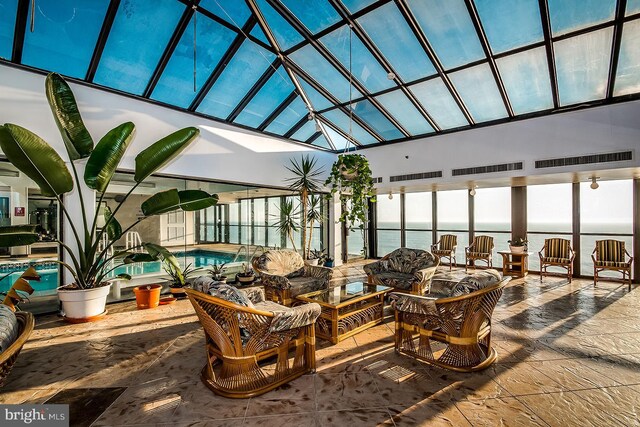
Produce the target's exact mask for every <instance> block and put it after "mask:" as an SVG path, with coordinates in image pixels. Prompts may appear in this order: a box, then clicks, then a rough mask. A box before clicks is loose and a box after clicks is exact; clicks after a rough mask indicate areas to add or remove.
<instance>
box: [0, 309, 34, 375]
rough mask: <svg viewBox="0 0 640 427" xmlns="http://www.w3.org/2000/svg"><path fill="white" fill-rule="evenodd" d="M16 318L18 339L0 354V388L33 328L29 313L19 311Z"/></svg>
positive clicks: (31, 317) (31, 315)
mask: <svg viewBox="0 0 640 427" xmlns="http://www.w3.org/2000/svg"><path fill="white" fill-rule="evenodd" d="M16 318H17V319H18V331H19V333H18V338H17V339H16V340H15V341H14V342H13V344H11V345H10V346H9V348H7V349H6V350H5V351H3V352H2V353H0V387H2V386H3V385H4V382H5V380H6V378H7V375H9V372H11V368H13V364H14V363H16V359H17V358H18V354H20V350H22V346H23V345H24V343H25V342H27V339H29V335H31V332H33V327H34V326H35V320H34V318H33V314H31V313H27V312H25V311H19V312H17V313H16Z"/></svg>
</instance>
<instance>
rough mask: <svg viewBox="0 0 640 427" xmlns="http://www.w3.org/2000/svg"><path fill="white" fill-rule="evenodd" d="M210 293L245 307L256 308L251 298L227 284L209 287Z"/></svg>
mask: <svg viewBox="0 0 640 427" xmlns="http://www.w3.org/2000/svg"><path fill="white" fill-rule="evenodd" d="M209 295H212V296H214V297H216V298H220V299H223V300H225V301H229V302H232V303H234V304H238V305H242V306H244V307H249V308H255V307H254V305H253V303H252V302H251V300H250V299H249V298H248V297H247V296H246V295H245V294H244V292H241V291H240V290H238V289H237V288H235V287H233V286H230V285H226V284H216V285H214V286H213V287H211V288H210V289H209Z"/></svg>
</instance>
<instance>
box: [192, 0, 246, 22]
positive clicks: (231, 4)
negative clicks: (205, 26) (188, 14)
mask: <svg viewBox="0 0 640 427" xmlns="http://www.w3.org/2000/svg"><path fill="white" fill-rule="evenodd" d="M198 8H204V9H207V10H208V11H209V12H211V13H213V14H214V15H216V16H218V17H220V18H222V19H224V20H225V21H227V22H228V23H229V24H231V25H234V26H235V27H237V28H242V27H243V26H244V24H245V23H246V22H247V19H249V17H250V16H251V11H250V10H249V7H247V4H246V3H245V2H244V1H224V0H202V1H201V2H200V4H199V5H198Z"/></svg>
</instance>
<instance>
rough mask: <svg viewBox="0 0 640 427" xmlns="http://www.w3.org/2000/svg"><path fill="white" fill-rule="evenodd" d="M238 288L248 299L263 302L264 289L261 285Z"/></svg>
mask: <svg viewBox="0 0 640 427" xmlns="http://www.w3.org/2000/svg"><path fill="white" fill-rule="evenodd" d="M238 290H239V291H240V292H242V293H243V294H244V295H245V296H246V297H247V298H249V301H251V302H252V303H254V304H257V303H259V302H264V289H263V288H262V287H261V286H254V287H251V288H247V289H238Z"/></svg>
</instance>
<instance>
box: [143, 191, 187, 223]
mask: <svg viewBox="0 0 640 427" xmlns="http://www.w3.org/2000/svg"><path fill="white" fill-rule="evenodd" d="M141 208H142V213H143V214H144V215H145V216H151V215H160V214H163V213H167V212H171V211H175V210H176V209H178V208H180V195H179V194H178V190H176V189H175V188H172V189H171V190H167V191H161V192H159V193H156V194H154V195H153V196H151V197H149V198H148V199H147V200H145V201H144V202H143V203H142V206H141Z"/></svg>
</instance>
